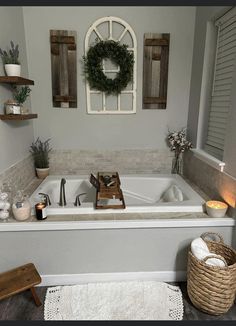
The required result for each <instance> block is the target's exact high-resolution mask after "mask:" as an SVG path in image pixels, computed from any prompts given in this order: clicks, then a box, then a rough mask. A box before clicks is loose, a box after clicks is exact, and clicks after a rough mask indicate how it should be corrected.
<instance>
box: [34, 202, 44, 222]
mask: <svg viewBox="0 0 236 326" xmlns="http://www.w3.org/2000/svg"><path fill="white" fill-rule="evenodd" d="M35 213H36V217H37V219H38V220H45V219H46V218H47V208H46V204H45V203H38V204H36V205H35Z"/></svg>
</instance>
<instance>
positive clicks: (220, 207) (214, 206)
mask: <svg viewBox="0 0 236 326" xmlns="http://www.w3.org/2000/svg"><path fill="white" fill-rule="evenodd" d="M227 209H228V205H227V204H226V203H223V202H221V201H218V200H209V201H207V202H206V210H207V214H208V215H209V216H211V217H224V216H225V214H226V211H227Z"/></svg>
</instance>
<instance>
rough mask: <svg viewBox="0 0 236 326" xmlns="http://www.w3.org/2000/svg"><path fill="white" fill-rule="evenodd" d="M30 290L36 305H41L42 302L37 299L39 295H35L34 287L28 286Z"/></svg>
mask: <svg viewBox="0 0 236 326" xmlns="http://www.w3.org/2000/svg"><path fill="white" fill-rule="evenodd" d="M30 291H31V294H32V296H33V298H34V302H35V304H36V306H38V307H39V306H41V305H42V303H41V301H40V300H39V297H38V296H37V293H36V291H35V288H30Z"/></svg>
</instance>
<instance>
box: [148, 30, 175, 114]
mask: <svg viewBox="0 0 236 326" xmlns="http://www.w3.org/2000/svg"><path fill="white" fill-rule="evenodd" d="M169 42H170V34H157V33H154V34H153V33H145V34H144V49H143V51H144V53H143V109H166V101H167V83H168V63H169Z"/></svg>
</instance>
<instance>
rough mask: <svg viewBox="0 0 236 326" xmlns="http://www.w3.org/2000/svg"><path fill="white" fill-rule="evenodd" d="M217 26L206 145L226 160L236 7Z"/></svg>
mask: <svg viewBox="0 0 236 326" xmlns="http://www.w3.org/2000/svg"><path fill="white" fill-rule="evenodd" d="M215 26H216V28H217V29H218V35H217V44H216V57H215V69H214V78H213V87H212V95H211V101H210V102H211V105H210V110H209V120H208V130H207V138H206V142H205V148H204V149H205V151H206V152H208V153H209V154H211V155H212V156H214V157H216V158H218V159H219V160H222V159H223V153H224V142H225V135H226V131H227V120H228V112H229V108H230V97H231V92H232V79H233V73H234V70H235V60H236V7H234V8H233V9H231V10H230V11H228V12H227V13H226V14H224V15H223V16H222V17H220V18H218V19H217V20H216V21H215Z"/></svg>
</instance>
